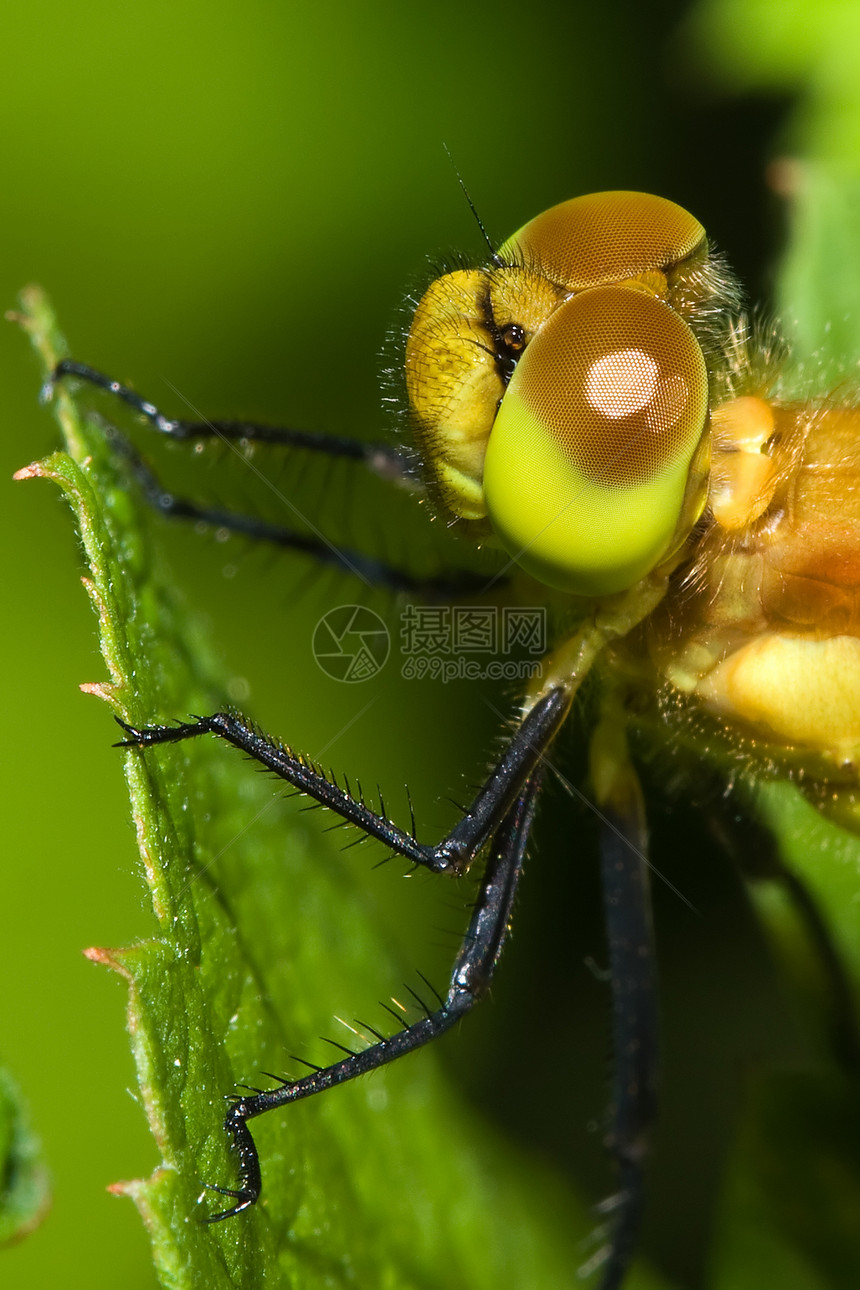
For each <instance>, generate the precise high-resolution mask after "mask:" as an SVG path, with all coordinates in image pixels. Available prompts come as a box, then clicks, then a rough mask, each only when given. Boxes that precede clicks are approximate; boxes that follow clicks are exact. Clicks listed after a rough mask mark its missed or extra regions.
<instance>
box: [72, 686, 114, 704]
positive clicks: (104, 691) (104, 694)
mask: <svg viewBox="0 0 860 1290" xmlns="http://www.w3.org/2000/svg"><path fill="white" fill-rule="evenodd" d="M78 689H79V690H81V692H82V693H83V694H92V695H94V696H95V698H97V699H102V700H103V701H104V702H105V703H110V704H111V705H112V706H114V707H116V706H117V703H118V699H117V693H118V690H119V687H118V686H116V685H112V684H111V682H110V681H84V682H82V684H81V685H79V686H78Z"/></svg>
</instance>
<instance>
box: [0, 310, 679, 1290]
mask: <svg viewBox="0 0 860 1290" xmlns="http://www.w3.org/2000/svg"><path fill="white" fill-rule="evenodd" d="M24 311H25V317H24V323H25V326H26V327H27V328H28V330H29V331H30V333H31V335H32V337H33V340H34V342H35V344H36V346H37V347H38V349H39V351H40V353H41V354H42V357H43V360H44V364H45V371H46V373H48V372H50V371H51V370H52V368H53V366H54V364H55V362H56V360H57V358H58V357H59V356H61V355H62V354H63V353H64V352H65V349H64V346H63V342H62V340H61V339H60V338H59V337H58V335H57V333H56V328H55V323H54V320H53V317H52V315H51V313H50V310H49V308H48V306H47V304H46V303H45V301H44V299H43V298H42V297H41V296H40V295H39V294H38V293H37V292H35V291H32V292H30V293H28V295H27V297H26V299H25V300H24ZM54 398H55V404H56V410H57V414H58V418H59V421H60V424H61V426H62V429H63V433H64V436H65V439H66V443H67V446H68V453H56V454H54V455H53V456H52V457H50V458H48V459H47V460H46V461H44V462H41V463H39V464H37V465H34V466H32V467H30V468H29V469H28V471H26V472H21V473H22V474H29V475H31V476H43V477H50V478H52V479H53V480H55V482H56V483H57V484H59V485H60V487H61V488H62V489H63V491H64V492H65V494H66V496H67V498H68V499H69V501H70V503H71V505H72V508H73V510H74V512H75V514H76V517H77V522H78V525H79V529H80V533H81V538H82V542H83V547H84V552H85V555H86V559H87V562H88V565H89V577H88V578H87V579H86V580H85V583H86V586H87V589H88V591H89V594H90V597H91V599H92V602H93V605H94V607H95V609H96V611H97V613H98V618H99V630H100V636H101V642H102V651H103V654H104V658H105V662H106V664H107V667H108V671H109V675H110V680H109V682H106V683H104V684H102V685H93V686H88V687H85V688H87V689H88V690H89V691H90V692H91V693H94V694H95V695H97V696H98V697H100V698H101V699H103V700H105V701H107V702H108V703H109V705H110V706H111V708H112V709H113V711H114V712H115V713H116V714H117V715H119V716H120V717H122V719H123V720H127V721H130V722H132V723H137V724H143V723H145V722H146V721H151V720H152V719H154V718H157V717H159V716H165V717H169V716H173V715H177V714H179V715H182V714H184V713H187V712H188V711H208V710H215V708H216V707H217V706H219V704H220V703H221V702H223V696H224V692H225V684H224V683H223V682H222V681H221V679H220V678H219V675H218V670H217V668H216V667H215V665H214V664H213V661H212V656H211V652H210V650H209V648H208V646H207V644H206V641H205V639H204V637H203V635H202V633H201V631H200V629H199V627H198V625H197V624H195V623H194V622H193V621H190V619H189V616H188V614H187V611H186V610H185V609H184V607H183V605H182V602H181V599H180V598H179V597H178V595H177V594H176V592H175V591H174V590H173V589H172V588H171V586H170V584H169V579H168V578H167V577H166V575H165V572H164V570H163V568H162V566H161V564H160V561H159V558H158V556H157V554H155V552H156V549H157V543H156V542H155V541H154V540H153V536H152V533H151V532H150V528H151V523H150V518H149V516H148V514H146V513H145V512H144V513H142V514H137V513H136V512H137V507H136V505H135V502H134V500H133V497H132V495H131V492H130V489H129V483H128V479H127V477H126V474H125V471H124V468H123V463H122V462H121V461H120V460H119V459H118V455H117V454H114V453H112V452H111V450H110V449H109V447H108V445H107V443H106V440H105V435H104V433H103V432H102V430H101V428H100V427H99V425H98V424H97V423H94V422H93V421H88V420H85V419H83V418H82V417H80V416H79V415H78V413H77V411H76V408H75V405H74V402H73V399H72V397H71V395H70V393H69V391H68V390H67V389H66V388H65V387H61V388H60V389H58V390H57V391H56V392H55V395H54ZM120 755H122V756H123V757H124V760H125V766H126V775H127V779H128V784H129V791H130V795H131V801H132V811H133V817H134V824H135V829H136V833H137V839H138V845H139V848H140V855H141V860H142V864H143V868H144V873H145V877H146V881H147V884H148V886H149V889H150V892H151V895H152V903H153V911H154V915H155V919H156V924H157V927H156V930H155V933H154V935H153V937H152V939H151V940H148V941H146V942H144V943H143V944H139V945H136V946H132V947H129V948H125V949H93V950H90V951H88V953H89V955H90V957H91V958H93V959H94V960H96V961H97V962H101V963H104V964H105V965H107V966H109V967H110V968H112V969H113V970H115V971H117V972H119V973H121V974H122V975H123V976H124V977H125V979H126V980H127V982H128V987H129V1008H128V1027H129V1033H130V1036H131V1042H132V1048H133V1051H134V1056H135V1061H136V1063H137V1069H138V1076H139V1080H140V1088H141V1094H142V1099H143V1102H144V1105H145V1108H146V1112H147V1115H148V1117H149V1121H150V1124H151V1127H152V1131H153V1134H154V1137H155V1139H156V1142H157V1144H158V1147H159V1150H160V1152H161V1154H162V1161H163V1163H162V1166H161V1167H160V1168H159V1169H157V1170H156V1171H155V1173H154V1174H153V1175H152V1177H150V1178H149V1179H146V1180H134V1181H130V1182H125V1183H118V1184H115V1186H114V1188H113V1190H115V1191H119V1192H124V1193H126V1194H128V1195H129V1196H131V1197H132V1198H133V1200H134V1201H135V1203H136V1204H137V1206H138V1208H139V1209H140V1212H141V1214H142V1216H143V1218H144V1221H145V1222H146V1224H147V1227H148V1228H149V1231H150V1234H151V1237H152V1242H153V1250H154V1256H155V1261H156V1266H157V1269H158V1271H159V1274H160V1276H161V1279H162V1282H163V1284H164V1285H165V1286H169V1287H172V1288H177V1290H178V1288H180V1287H182V1288H186V1287H203V1286H205V1287H207V1290H217V1287H221V1286H237V1285H241V1286H243V1287H245V1286H248V1287H249V1286H252V1285H260V1284H263V1283H265V1284H266V1285H267V1286H268V1285H271V1286H297V1287H313V1286H316V1285H320V1286H322V1285H327V1286H330V1285H339V1284H358V1285H365V1286H380V1287H382V1286H398V1287H403V1286H415V1287H419V1286H420V1287H422V1290H426V1288H427V1287H431V1286H440V1287H449V1286H452V1285H469V1286H471V1287H481V1286H484V1285H486V1286H488V1287H489V1286H497V1285H499V1284H515V1285H517V1286H518V1287H530V1286H533V1287H539V1286H540V1287H548V1286H553V1285H560V1284H563V1283H565V1282H566V1281H567V1280H568V1279H569V1277H570V1270H571V1269H572V1268H575V1267H576V1266H577V1265H578V1264H579V1263H581V1262H583V1260H584V1258H585V1257H586V1255H585V1253H584V1252H583V1251H584V1249H585V1247H584V1246H583V1245H582V1244H581V1242H582V1241H583V1239H584V1238H585V1237H586V1236H587V1235H588V1233H589V1232H590V1231H591V1230H592V1227H593V1223H592V1221H591V1219H590V1218H589V1216H588V1215H586V1214H585V1213H584V1212H583V1210H582V1207H581V1206H580V1205H579V1204H578V1203H577V1202H576V1200H575V1198H574V1197H572V1196H571V1195H570V1194H569V1192H568V1191H567V1190H566V1188H565V1187H564V1186H563V1185H562V1184H561V1183H560V1182H559V1181H558V1179H556V1178H554V1177H553V1176H551V1175H549V1174H547V1173H542V1172H541V1171H540V1170H539V1169H538V1168H537V1167H536V1166H535V1164H534V1162H526V1161H525V1160H524V1159H522V1158H521V1157H520V1156H519V1155H518V1154H517V1153H515V1152H513V1153H512V1152H511V1151H510V1150H508V1151H506V1152H505V1151H502V1150H501V1149H500V1147H499V1145H498V1144H497V1143H495V1142H494V1141H493V1140H492V1139H491V1138H490V1136H489V1134H488V1133H487V1132H486V1131H485V1130H483V1129H482V1128H481V1126H480V1125H479V1124H477V1123H476V1122H475V1119H474V1116H473V1115H470V1114H469V1113H468V1112H467V1111H466V1110H465V1109H464V1108H462V1107H461V1106H460V1105H459V1104H458V1101H457V1098H456V1096H455V1095H454V1094H453V1093H452V1091H451V1089H450V1088H448V1087H446V1086H445V1084H444V1082H443V1080H442V1078H441V1076H440V1074H439V1071H438V1069H437V1067H436V1063H435V1061H434V1059H433V1056H432V1054H425V1055H424V1056H423V1058H422V1059H421V1060H417V1059H416V1060H415V1061H413V1062H411V1063H402V1064H401V1066H402V1067H403V1068H404V1069H403V1070H401V1071H398V1070H395V1069H391V1070H386V1071H382V1072H380V1073H379V1074H378V1075H376V1076H374V1077H373V1078H372V1079H368V1080H366V1081H358V1082H357V1083H356V1084H354V1085H351V1086H349V1087H348V1088H345V1089H343V1090H338V1091H337V1092H335V1093H333V1094H331V1095H328V1096H326V1097H322V1098H319V1099H311V1100H310V1101H309V1102H307V1103H301V1104H298V1105H296V1106H294V1107H292V1108H290V1109H289V1110H288V1111H287V1113H285V1114H280V1115H278V1114H275V1115H271V1116H267V1117H264V1118H263V1120H261V1121H258V1122H257V1124H256V1125H255V1131H256V1135H257V1141H258V1145H259V1147H260V1154H261V1160H262V1166H263V1171H264V1189H265V1190H264V1198H263V1200H262V1201H261V1203H260V1204H259V1205H258V1206H257V1207H256V1208H255V1209H253V1210H251V1211H249V1212H247V1213H245V1214H243V1215H241V1216H240V1217H238V1218H237V1219H234V1220H231V1221H228V1222H224V1223H220V1224H216V1225H214V1226H208V1225H204V1224H203V1223H201V1222H199V1221H198V1220H199V1218H200V1217H201V1216H202V1215H204V1214H206V1213H207V1212H209V1211H210V1210H211V1207H212V1200H211V1196H210V1194H208V1193H203V1194H202V1196H201V1192H202V1187H203V1184H204V1183H205V1182H214V1183H219V1184H221V1185H226V1186H230V1185H233V1181H234V1179H235V1177H236V1173H235V1170H236V1162H235V1160H234V1159H233V1158H232V1155H231V1152H230V1150H229V1143H228V1138H227V1135H226V1134H225V1132H224V1130H223V1127H222V1125H223V1117H224V1110H225V1104H224V1100H223V1099H224V1095H225V1094H226V1093H228V1092H229V1091H230V1090H231V1089H232V1088H233V1086H234V1083H235V1082H236V1081H245V1082H252V1083H253V1082H256V1081H257V1080H258V1079H260V1078H263V1077H261V1076H260V1075H259V1072H260V1070H261V1069H263V1070H265V1069H269V1070H275V1071H280V1070H282V1069H283V1067H284V1064H285V1061H286V1060H287V1057H286V1054H288V1053H289V1052H290V1051H295V1050H296V1048H297V1047H299V1046H300V1045H301V1044H302V1043H303V1042H304V1041H305V1040H306V1039H307V1038H308V1026H309V1025H313V1024H315V1018H316V1017H317V1015H318V1013H317V1010H316V1009H317V1005H316V994H317V992H318V991H319V990H320V989H321V988H322V987H323V986H324V995H325V998H326V999H331V998H332V997H335V998H338V997H339V998H340V999H341V1000H342V1001H343V1002H344V1004H345V1005H346V1006H349V1001H350V999H351V997H354V994H355V992H356V989H357V988H358V986H359V985H363V984H366V985H367V989H369V990H370V989H372V990H378V989H379V982H380V981H385V980H391V981H392V982H396V981H399V980H403V979H404V966H403V965H400V966H399V967H398V966H397V965H396V963H395V961H394V960H393V957H392V954H391V951H390V949H389V948H388V946H387V945H386V944H385V943H384V941H383V940H382V939H381V937H380V934H379V932H378V931H377V929H376V927H375V924H374V920H373V918H372V916H367V917H365V916H363V911H362V905H363V903H364V897H363V894H362V891H361V884H360V882H359V881H358V880H357V877H356V876H355V875H354V874H353V873H352V871H351V869H350V865H349V862H348V860H345V858H344V857H343V856H342V855H341V854H340V852H339V851H338V850H337V848H336V847H335V845H334V844H333V842H332V840H331V837H330V835H327V834H326V833H325V832H324V831H323V830H322V829H321V827H320V826H319V823H318V821H317V819H316V818H315V817H308V816H307V815H306V814H303V813H302V812H301V811H300V810H298V809H296V805H295V804H292V803H291V804H289V805H285V804H284V803H283V802H281V801H280V800H278V799H279V798H280V797H282V796H283V795H282V794H281V793H277V794H276V796H275V798H274V800H273V796H272V791H271V789H269V788H267V787H266V786H265V784H264V782H263V781H261V779H260V777H259V776H254V775H253V774H252V773H251V772H250V770H249V768H248V767H247V765H245V764H244V763H243V762H242V761H241V760H240V759H238V758H236V757H235V756H233V757H231V755H230V753H229V750H227V749H225V748H224V747H220V746H217V745H216V744H215V742H214V741H212V742H211V743H210V742H207V741H205V740H199V741H195V742H194V743H193V744H183V745H181V746H179V747H173V748H171V747H168V748H164V749H160V750H157V751H155V752H152V751H151V752H149V753H146V754H142V753H141V752H140V751H139V750H137V749H130V750H127V751H126V752H125V753H124V754H118V757H119V756H120ZM249 820H252V821H253V822H254V827H253V830H252V831H249V830H248V823H249ZM345 933H348V934H345ZM406 970H407V975H408V965H407V969H406ZM313 1033H314V1032H311V1034H313ZM300 1051H301V1049H300ZM257 1125H258V1126H259V1127H257ZM443 1128H444V1132H442V1129H443ZM201 1200H202V1204H201V1203H200V1202H201ZM658 1284H659V1282H658V1281H656V1280H655V1279H653V1278H651V1277H649V1276H647V1275H646V1274H644V1273H642V1274H640V1275H639V1276H638V1277H634V1278H633V1279H632V1281H631V1285H632V1286H657V1285H658Z"/></svg>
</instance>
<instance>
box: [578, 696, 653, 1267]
mask: <svg viewBox="0 0 860 1290" xmlns="http://www.w3.org/2000/svg"><path fill="white" fill-rule="evenodd" d="M591 762H592V780H593V782H594V786H595V790H596V796H597V805H598V806H599V808H600V812H601V816H602V823H601V833H600V866H601V884H602V887H603V901H604V914H605V919H606V934H607V943H608V947H609V967H610V973H609V975H610V979H611V982H612V1038H613V1049H614V1076H613V1088H612V1101H611V1121H610V1130H609V1134H608V1136H607V1147H608V1148H609V1150H610V1152H611V1153H612V1155H613V1156H614V1157H615V1160H616V1163H617V1167H618V1182H619V1187H618V1191H617V1193H616V1194H615V1195H614V1196H613V1197H611V1198H610V1199H609V1200H608V1201H607V1202H605V1203H604V1205H603V1207H602V1208H603V1209H604V1210H605V1212H606V1213H607V1214H609V1215H610V1223H611V1228H610V1236H609V1240H608V1243H607V1246H606V1249H605V1251H604V1255H605V1257H604V1260H603V1278H602V1281H601V1290H617V1288H618V1287H619V1286H620V1285H621V1284H622V1282H623V1280H624V1277H625V1274H626V1272H627V1268H628V1265H629V1263H630V1260H631V1258H632V1255H633V1251H634V1247H635V1244H636V1237H637V1233H638V1230H639V1225H640V1222H641V1217H642V1209H643V1202H644V1163H645V1157H646V1155H647V1150H648V1132H649V1130H650V1128H651V1126H652V1124H653V1122H654V1120H655V1118H656V1114H657V1085H658V1067H659V1052H658V1017H657V974H656V962H655V954H654V938H653V929H652V924H651V900H650V890H649V883H648V860H647V854H648V851H647V849H648V838H647V829H646V824H645V810H644V803H643V799H642V792H641V788H640V786H639V781H638V777H637V775H636V772H635V770H634V769H633V766H632V764H631V763H630V761H629V758H628V755H627V746H626V739H625V735H624V729H623V725H622V724H621V722H620V721H618V720H616V719H615V718H614V717H613V716H609V717H608V718H607V719H605V720H604V721H603V722H601V723H600V725H599V726H598V727H597V729H596V730H595V733H594V735H593V737H592V752H591Z"/></svg>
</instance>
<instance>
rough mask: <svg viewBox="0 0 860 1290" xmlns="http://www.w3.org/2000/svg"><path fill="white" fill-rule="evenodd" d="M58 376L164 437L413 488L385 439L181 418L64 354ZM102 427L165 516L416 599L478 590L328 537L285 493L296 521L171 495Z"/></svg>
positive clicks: (471, 580)
mask: <svg viewBox="0 0 860 1290" xmlns="http://www.w3.org/2000/svg"><path fill="white" fill-rule="evenodd" d="M65 376H77V377H80V378H81V379H82V380H86V381H89V382H90V383H91V384H92V385H95V386H96V387H97V388H99V389H102V390H106V391H107V392H108V393H110V394H113V395H115V396H116V397H117V398H119V399H121V400H122V401H123V402H124V403H126V404H128V405H129V406H130V407H132V408H134V410H135V411H136V412H139V413H141V414H142V415H143V416H144V417H146V418H147V420H148V421H149V423H150V424H151V425H152V426H154V428H155V429H156V430H157V431H158V432H159V434H162V435H164V436H165V437H166V438H169V439H175V440H178V441H179V442H189V441H199V440H201V439H220V440H222V441H227V442H228V443H231V444H240V443H242V442H247V443H265V444H270V445H275V446H280V447H285V448H295V449H300V450H304V451H308V452H314V453H318V454H320V455H323V456H327V457H329V458H340V459H343V460H348V461H353V462H357V463H358V464H360V465H363V466H364V467H365V468H366V469H368V470H369V471H371V473H373V474H375V475H378V476H379V477H380V478H382V479H385V480H387V481H389V482H392V483H394V484H396V485H399V486H402V487H406V488H412V489H416V490H419V489H420V480H419V476H418V474H417V471H416V467H415V463H414V461H412V459H411V458H410V457H408V456H407V455H406V454H404V453H401V452H399V451H398V450H397V449H396V448H393V447H391V446H389V445H387V444H381V443H362V442H360V441H358V440H356V439H347V438H344V437H341V436H338V435H325V434H314V433H311V432H310V431H306V430H293V429H290V428H284V427H277V426H262V425H257V424H256V423H250V422H244V421H180V420H173V419H171V418H168V417H166V416H165V415H164V414H163V413H162V412H160V411H159V410H158V408H157V407H156V406H155V404H154V403H150V402H149V401H148V400H147V399H143V398H141V396H140V395H139V394H136V393H135V391H134V390H131V389H129V388H128V386H125V385H121V384H120V382H119V381H114V380H111V378H110V377H109V376H105V375H103V374H102V373H101V372H97V371H96V370H95V369H94V368H92V367H88V366H87V365H86V364H85V363H78V362H77V361H75V360H74V359H64V360H63V361H62V362H61V363H59V364H58V365H57V367H56V368H55V370H54V372H53V375H52V378H51V384H53V383H54V382H56V381H58V380H61V379H62V378H63V377H65ZM106 434H107V436H108V438H109V441H110V443H111V445H112V447H113V449H114V451H115V452H116V453H117V454H118V455H120V456H122V457H123V458H124V459H125V460H126V462H127V463H128V466H129V470H130V472H131V474H132V476H133V478H134V480H135V482H136V483H137V485H138V487H139V488H140V490H141V493H142V495H143V498H144V500H145V501H146V502H147V504H148V505H149V506H151V507H152V509H153V510H156V511H158V512H159V514H161V515H164V516H165V517H166V518H168V519H179V520H189V521H191V522H193V523H197V522H202V523H205V524H207V525H210V526H211V527H212V528H215V529H223V530H226V531H227V532H229V533H237V534H239V535H241V536H244V537H248V538H251V539H253V540H254V541H259V542H267V543H269V544H270V545H273V546H276V547H279V548H281V550H289V551H297V552H300V553H301V554H303V555H307V556H310V557H311V558H312V559H314V560H315V561H316V562H317V563H318V564H323V565H328V566H330V567H331V568H335V569H338V570H340V572H341V573H345V574H351V575H352V576H353V577H357V578H360V579H361V581H362V582H364V583H365V584H366V585H367V586H371V587H382V588H385V589H387V590H388V591H391V592H393V593H394V594H398V595H399V594H401V593H405V594H407V595H413V596H416V597H418V598H419V599H422V600H428V601H431V602H432V601H438V600H444V599H447V598H449V597H451V598H454V597H462V596H468V595H479V594H481V593H482V592H484V591H485V590H486V587H487V577H486V575H485V574H478V573H474V572H470V571H468V570H452V571H451V572H446V573H442V574H439V575H438V576H436V577H417V576H416V575H415V574H412V573H410V572H409V571H408V570H406V569H399V568H397V567H396V566H394V565H390V564H388V563H386V562H385V561H384V560H377V559H375V558H373V557H372V556H368V555H364V554H363V553H362V552H360V551H356V550H353V549H352V548H351V547H345V546H342V545H340V544H338V543H334V542H331V541H329V540H328V539H327V538H326V537H325V535H324V534H323V533H321V532H319V531H318V530H315V529H314V527H313V525H312V524H310V523H309V522H308V521H307V519H306V517H305V516H304V515H303V514H301V513H300V512H299V511H298V510H297V508H296V507H295V506H294V505H293V504H292V503H291V501H290V499H289V498H287V497H281V499H280V500H281V502H282V504H283V505H284V506H285V507H287V508H289V509H291V510H292V511H293V513H294V514H295V515H296V517H297V518H298V519H299V520H300V521H302V527H301V528H289V527H288V526H286V525H282V524H273V523H270V522H269V521H267V520H264V519H261V518H260V517H259V516H256V515H243V514H241V513H240V512H237V511H230V510H223V509H221V508H219V507H216V506H208V505H206V504H201V503H198V502H195V501H191V500H189V499H187V498H184V497H177V496H176V494H174V493H173V492H171V490H170V489H168V488H165V487H164V485H163V484H162V483H161V480H160V479H159V478H158V476H157V475H156V474H155V473H154V472H153V470H152V468H151V467H150V466H149V465H148V464H147V463H146V462H145V461H144V460H143V458H142V457H141V455H140V453H139V452H138V451H137V449H136V448H135V447H134V446H133V444H131V443H130V442H129V441H128V440H127V439H126V438H125V436H124V435H122V434H121V433H120V432H119V431H118V430H116V429H115V428H114V427H107V429H106Z"/></svg>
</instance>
